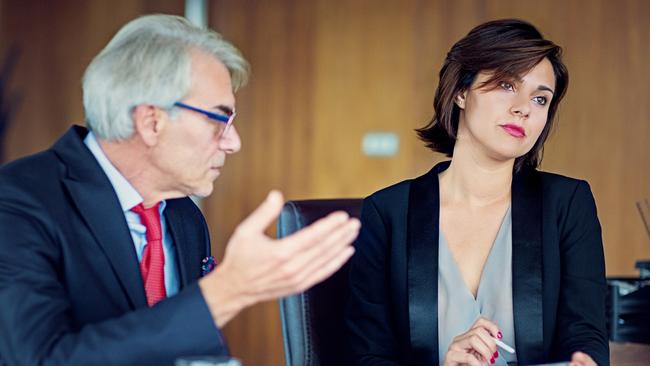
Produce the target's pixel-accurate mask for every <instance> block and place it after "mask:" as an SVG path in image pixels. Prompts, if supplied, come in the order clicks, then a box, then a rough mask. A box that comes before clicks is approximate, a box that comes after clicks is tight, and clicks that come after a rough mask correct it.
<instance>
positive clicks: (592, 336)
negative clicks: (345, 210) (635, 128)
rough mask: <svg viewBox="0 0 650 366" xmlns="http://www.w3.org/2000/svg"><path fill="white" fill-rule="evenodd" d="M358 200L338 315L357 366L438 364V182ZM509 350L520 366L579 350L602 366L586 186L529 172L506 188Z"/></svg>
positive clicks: (595, 231)
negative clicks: (344, 300) (345, 301)
mask: <svg viewBox="0 0 650 366" xmlns="http://www.w3.org/2000/svg"><path fill="white" fill-rule="evenodd" d="M448 165H449V163H448V162H445V163H441V164H438V165H436V166H435V167H434V168H433V169H432V170H431V171H430V172H428V173H427V174H425V175H423V176H421V177H419V178H416V179H414V180H408V181H404V182H401V183H399V184H396V185H394V186H392V187H388V188H386V189H383V190H381V191H379V192H376V193H375V194H373V195H371V196H370V197H368V198H366V199H365V200H364V204H363V209H362V215H361V221H362V229H361V233H360V235H359V239H358V241H357V244H356V250H357V251H356V254H355V255H354V257H353V259H352V262H351V268H350V282H351V297H350V302H349V306H348V309H347V312H346V323H347V326H348V330H349V337H350V347H351V357H352V360H353V364H358V365H371V364H373V365H377V364H384V365H394V364H404V365H437V364H438V319H437V317H438V310H437V296H438V281H437V278H438V215H439V189H438V173H440V172H441V171H443V170H444V169H446V168H447V167H448ZM511 207H512V209H511V213H512V246H513V248H512V274H513V275H512V281H513V284H512V286H513V289H512V290H513V308H514V327H515V343H516V348H517V357H518V362H519V364H521V365H526V364H534V363H542V362H550V361H555V360H568V359H569V358H570V355H571V354H572V353H573V352H574V351H577V350H582V351H584V352H586V353H588V354H589V355H591V357H592V358H593V359H594V360H595V361H596V362H597V363H598V364H599V365H608V364H609V349H608V342H607V331H606V328H605V292H606V282H605V265H604V256H603V246H602V239H601V230H600V224H599V222H598V218H597V216H596V206H595V203H594V199H593V196H592V194H591V191H590V189H589V185H588V184H587V183H586V182H584V181H579V180H575V179H571V178H567V177H563V176H559V175H555V174H549V173H542V172H538V171H535V170H527V171H524V172H521V173H518V174H516V175H515V176H514V178H513V183H512V206H511Z"/></svg>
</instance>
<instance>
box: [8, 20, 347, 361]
mask: <svg viewBox="0 0 650 366" xmlns="http://www.w3.org/2000/svg"><path fill="white" fill-rule="evenodd" d="M247 75H248V64H247V63H246V61H245V60H244V59H243V58H242V56H241V55H240V53H239V52H238V51H237V50H236V49H235V48H234V47H233V46H232V45H231V44H229V43H228V42H227V41H225V40H224V39H223V38H221V36H220V35H219V34H217V33H215V32H213V31H209V30H204V29H200V28H197V27H194V26H192V25H191V24H189V23H188V22H187V21H186V20H185V19H183V18H180V17H174V16H165V15H155V16H145V17H142V18H138V19H136V20H134V21H132V22H130V23H128V24H127V25H125V26H124V27H123V28H122V29H121V30H120V31H119V32H118V33H117V34H116V35H115V37H114V38H113V39H112V40H111V41H110V43H109V44H108V45H107V46H106V48H105V49H104V50H103V51H102V52H101V53H100V54H99V55H98V56H97V57H96V58H95V59H94V60H93V61H92V63H91V64H90V66H89V67H88V69H87V70H86V73H85V76H84V80H83V93H84V108H85V111H86V116H87V118H86V120H87V121H86V122H87V125H88V129H85V128H83V127H79V126H75V127H72V128H71V129H70V130H69V131H68V132H67V133H66V134H65V135H64V136H63V137H61V139H60V140H59V141H57V142H56V143H55V144H54V145H53V146H52V148H50V149H49V150H46V151H44V152H41V153H39V154H36V155H33V156H29V157H26V158H23V159H20V160H17V161H15V162H13V163H10V164H8V165H6V166H4V167H2V168H1V169H0V187H1V188H0V334H1V336H0V364H2V361H4V362H5V363H7V364H9V365H41V364H43V365H136V364H138V365H143V364H155V365H163V364H172V363H173V361H174V360H175V359H177V358H179V357H182V356H191V355H221V354H227V349H226V345H225V343H224V341H223V338H222V336H221V333H220V331H219V328H220V327H222V326H223V325H224V324H226V323H227V322H228V321H229V320H230V319H231V318H232V317H233V316H235V315H236V314H237V313H238V312H239V311H240V310H242V309H243V308H245V307H247V306H250V305H252V304H254V303H257V302H259V301H264V300H270V299H274V298H277V297H281V296H285V295H288V294H291V293H295V292H299V291H302V290H304V289H306V288H308V287H310V286H311V285H313V284H315V283H317V282H319V281H321V280H323V279H324V278H326V277H327V276H329V275H330V274H332V273H333V272H334V271H336V270H337V269H338V268H339V267H340V266H341V265H342V264H343V263H345V261H346V260H347V259H348V258H349V257H350V256H351V255H352V253H353V248H352V246H351V245H350V243H351V242H352V241H353V240H354V238H355V237H356V235H357V232H358V229H359V223H358V221H356V220H354V219H350V218H348V217H347V216H346V215H345V214H343V213H335V214H332V215H330V216H328V217H326V218H324V219H322V220H320V221H319V222H317V223H315V224H314V225H313V226H311V227H308V228H307V229H305V230H303V231H301V232H298V233H297V234H295V235H293V236H291V237H288V238H286V239H283V240H281V241H275V240H272V239H270V238H268V237H266V236H265V235H264V230H265V228H266V227H267V226H268V225H269V224H270V223H271V222H273V220H274V219H275V218H276V217H277V215H278V214H279V211H280V209H281V206H282V201H283V200H282V197H281V195H280V194H279V193H278V192H271V193H270V194H269V196H268V197H267V198H266V200H265V201H264V202H263V203H262V204H261V205H260V207H259V208H258V209H257V210H255V212H253V213H252V214H251V215H250V216H249V217H248V218H247V219H246V220H245V221H244V222H242V223H241V224H240V225H239V226H238V227H237V229H236V230H235V233H234V234H233V236H232V237H231V238H230V240H229V242H228V246H227V248H226V255H225V257H224V259H223V262H222V263H220V264H219V266H217V267H216V269H215V270H214V271H212V272H211V273H209V274H207V275H205V276H203V277H201V276H202V275H204V274H205V272H207V271H208V270H209V269H210V268H209V267H210V263H209V260H207V261H206V260H205V258H207V257H208V256H209V251H210V243H209V238H208V231H207V227H206V224H205V221H204V219H203V216H202V215H201V213H200V211H199V210H198V209H197V207H196V206H195V205H194V204H193V203H192V201H191V200H190V199H189V198H187V196H188V195H191V194H194V195H199V196H206V195H209V194H210V193H211V192H212V188H213V182H214V180H215V179H216V178H217V177H218V176H219V174H220V173H221V168H222V167H223V165H224V163H225V159H226V156H227V155H228V154H233V153H236V152H237V151H239V149H240V147H241V144H240V139H239V135H238V134H237V130H236V128H235V126H233V119H234V117H235V97H234V94H233V92H234V91H235V90H237V88H239V87H240V86H242V85H243V84H244V83H245V81H246V78H247ZM197 280H198V281H197Z"/></svg>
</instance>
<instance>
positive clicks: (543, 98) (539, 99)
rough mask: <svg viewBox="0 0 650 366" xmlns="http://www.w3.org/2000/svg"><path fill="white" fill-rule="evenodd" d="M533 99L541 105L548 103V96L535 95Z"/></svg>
mask: <svg viewBox="0 0 650 366" xmlns="http://www.w3.org/2000/svg"><path fill="white" fill-rule="evenodd" d="M533 101H534V102H535V103H537V104H539V105H546V97H534V98H533Z"/></svg>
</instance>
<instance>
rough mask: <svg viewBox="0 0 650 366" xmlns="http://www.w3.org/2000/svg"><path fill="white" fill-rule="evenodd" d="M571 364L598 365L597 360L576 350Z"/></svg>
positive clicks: (571, 365)
mask: <svg viewBox="0 0 650 366" xmlns="http://www.w3.org/2000/svg"><path fill="white" fill-rule="evenodd" d="M569 366H598V365H597V364H596V362H595V361H594V360H593V359H592V358H591V356H589V355H588V354H586V353H583V352H574V353H573V354H572V355H571V363H569Z"/></svg>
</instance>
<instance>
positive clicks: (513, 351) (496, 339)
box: [492, 337, 515, 353]
mask: <svg viewBox="0 0 650 366" xmlns="http://www.w3.org/2000/svg"><path fill="white" fill-rule="evenodd" d="M492 339H494V342H495V343H496V344H497V346H499V347H501V348H503V349H504V350H506V351H507V352H509V353H515V350H514V349H513V348H512V347H510V346H508V345H507V344H505V343H503V342H501V341H500V340H499V339H498V338H494V337H492Z"/></svg>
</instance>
